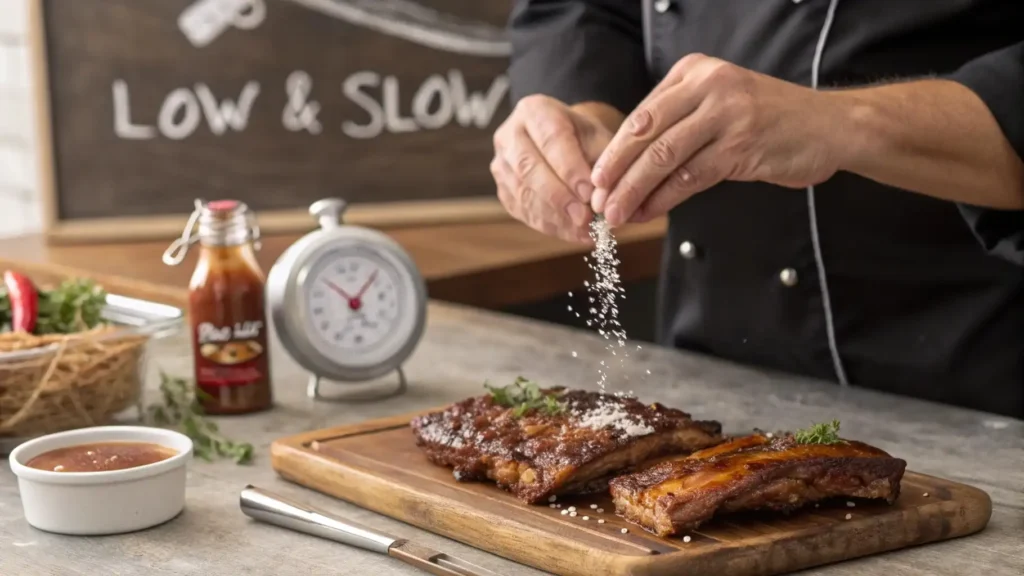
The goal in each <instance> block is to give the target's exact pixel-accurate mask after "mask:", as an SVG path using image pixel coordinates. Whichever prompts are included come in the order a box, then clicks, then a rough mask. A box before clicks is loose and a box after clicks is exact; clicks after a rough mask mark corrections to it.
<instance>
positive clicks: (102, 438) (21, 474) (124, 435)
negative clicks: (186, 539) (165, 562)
mask: <svg viewBox="0 0 1024 576" xmlns="http://www.w3.org/2000/svg"><path fill="white" fill-rule="evenodd" d="M95 442H149V443H153V444H159V445H161V446H165V447H167V448H170V449H172V450H174V451H175V452H177V453H176V454H175V455H174V456H171V457H170V458H168V459H166V460H161V461H160V462H154V463H153V464H146V465H145V466H137V467H135V468H126V469H124V470H112V471H108V472H52V471H49V470H39V469H36V468H29V467H28V466H26V464H27V463H28V462H29V461H30V460H31V459H32V458H35V457H36V456H39V455H40V454H43V453H45V452H49V451H50V450H55V449H57V448H66V447H68V446H76V445H79V444H91V443H95ZM191 460H192V440H191V439H190V438H189V437H188V436H185V435H184V434H179V433H178V432H173V431H170V430H163V429H160V428H148V427H144V426H98V427H94V428H82V429H79V430H69V431H67V432H58V433H56V434H50V435H47V436H42V437H40V438H36V439H34V440H29V441H28V442H25V443H24V444H21V445H20V446H18V447H17V448H15V449H14V451H13V452H11V456H10V462H11V470H12V471H13V472H14V474H15V476H17V477H18V489H19V490H20V492H21V504H22V507H23V508H24V510H25V519H26V520H28V523H29V524H31V525H32V526H34V527H36V528H38V529H40V530H45V531H47V532H56V533H59V534H74V535H90V536H92V535H100V534H119V533H124V532H132V531H135V530H142V529H145V528H149V527H151V526H156V525H157V524H162V523H164V522H166V521H168V520H170V519H172V518H174V517H175V516H177V515H178V514H180V513H181V511H182V509H183V508H184V507H185V474H186V471H187V464H188V463H189V462H190V461H191Z"/></svg>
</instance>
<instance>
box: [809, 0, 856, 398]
mask: <svg viewBox="0 0 1024 576" xmlns="http://www.w3.org/2000/svg"><path fill="white" fill-rule="evenodd" d="M838 6H839V0H829V4H828V13H827V14H826V15H825V24H824V25H822V27H821V34H820V35H819V36H818V45H817V47H815V49H814V61H813V62H812V64H811V88H814V89H815V90H817V89H818V76H819V74H820V72H821V57H822V55H823V54H824V53H825V44H826V43H827V42H828V33H829V32H830V31H831V30H832V22H833V21H834V20H835V18H836V8H837V7H838ZM807 211H808V213H809V218H810V224H811V241H812V242H813V244H814V263H815V265H816V266H817V268H818V283H819V284H820V286H821V305H822V307H823V308H824V309H825V333H826V334H827V336H828V349H829V351H830V352H831V353H832V365H833V367H834V368H835V371H836V378H838V379H839V384H840V385H841V386H848V385H849V381H848V380H847V379H846V370H845V369H844V368H843V361H842V359H841V358H840V357H839V346H838V345H837V344H836V327H835V322H834V320H833V317H832V298H831V297H830V296H829V293H828V277H827V275H826V274H825V259H824V257H822V255H821V236H820V235H819V234H818V211H817V207H816V206H815V202H814V186H808V187H807Z"/></svg>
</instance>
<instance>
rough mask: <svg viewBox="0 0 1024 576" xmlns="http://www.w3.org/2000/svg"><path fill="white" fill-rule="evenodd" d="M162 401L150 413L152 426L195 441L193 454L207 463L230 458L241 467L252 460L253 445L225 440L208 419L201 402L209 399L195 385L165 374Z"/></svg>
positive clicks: (162, 379)
mask: <svg viewBox="0 0 1024 576" xmlns="http://www.w3.org/2000/svg"><path fill="white" fill-rule="evenodd" d="M160 397H161V399H162V400H163V403H162V404H154V405H152V406H150V407H149V408H148V409H147V410H146V415H147V416H148V420H149V423H150V424H151V425H154V426H166V427H172V428H177V429H178V430H179V431H180V432H181V433H182V434H184V435H186V436H188V437H189V438H191V439H192V451H193V453H194V454H195V455H196V457H197V458H202V459H203V460H207V461H212V460H213V459H214V458H215V457H219V458H230V459H232V460H234V461H235V463H237V464H248V463H249V462H250V461H251V460H252V452H253V447H252V444H249V443H248V442H236V441H234V440H230V439H228V438H225V437H224V436H223V435H221V434H220V431H219V429H218V428H217V424H216V423H215V422H212V421H211V420H208V419H207V418H206V415H205V413H204V412H203V407H202V405H201V404H200V400H201V399H202V398H204V397H208V395H207V394H206V393H205V392H203V391H202V390H200V389H199V388H197V387H196V386H195V384H193V383H192V382H191V381H188V380H185V379H184V378H175V377H172V376H169V375H167V374H165V373H163V372H161V373H160Z"/></svg>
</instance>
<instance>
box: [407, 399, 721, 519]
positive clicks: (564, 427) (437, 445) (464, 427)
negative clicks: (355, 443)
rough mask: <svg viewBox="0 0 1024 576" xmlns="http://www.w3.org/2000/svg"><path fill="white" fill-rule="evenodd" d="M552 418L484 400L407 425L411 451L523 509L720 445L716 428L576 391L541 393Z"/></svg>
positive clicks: (455, 406)
mask: <svg viewBox="0 0 1024 576" xmlns="http://www.w3.org/2000/svg"><path fill="white" fill-rule="evenodd" d="M542 393H543V394H546V395H551V394H554V395H557V398H558V400H559V401H560V402H561V403H562V406H563V407H564V408H563V410H562V411H561V412H559V413H557V414H550V413H548V412H545V411H543V410H530V411H528V412H527V413H526V414H522V415H517V414H516V413H515V410H514V409H512V408H507V407H504V406H502V405H499V404H498V403H496V402H495V400H494V398H493V397H492V396H491V395H483V396H477V397H473V398H468V399H466V400H463V401H461V402H458V403H456V404H453V405H451V406H449V407H448V408H446V409H444V410H441V411H437V412H431V413H429V414H426V415H423V416H419V417H417V418H415V419H414V420H413V421H412V423H411V425H412V429H413V432H414V434H415V436H416V443H417V445H418V446H419V447H420V448H421V449H422V450H423V451H424V452H425V453H426V455H427V457H428V458H429V459H430V461H431V462H433V463H434V464H437V465H440V466H447V467H451V468H453V473H454V475H455V478H456V479H457V480H460V481H482V480H488V479H490V480H492V481H494V482H495V483H496V484H497V485H498V486H500V487H501V488H503V489H505V490H508V491H510V492H512V493H513V494H514V495H516V496H517V497H518V498H519V499H521V500H523V501H525V502H527V503H531V504H533V503H537V502H541V501H544V500H546V499H547V498H549V497H550V496H552V495H563V494H583V493H592V492H596V491H600V490H605V489H607V482H608V478H609V477H610V476H612V475H613V474H616V473H621V472H623V471H630V470H631V469H633V467H634V466H636V465H638V464H641V463H642V462H644V461H645V460H647V459H649V458H654V457H657V456H664V455H668V454H689V453H691V452H693V451H695V450H699V449H702V448H706V447H709V446H713V445H715V444H718V443H719V442H721V441H722V436H721V431H722V426H721V424H719V423H718V422H713V421H695V420H693V419H691V418H690V415H689V414H687V413H685V412H682V411H680V410H676V409H673V408H667V407H665V406H662V405H661V404H657V403H655V404H650V405H646V404H643V403H641V402H640V401H638V400H637V399H635V398H627V397H618V396H614V395H611V394H602V393H598V392H590V391H583V390H571V391H563V390H562V389H560V388H551V389H545V390H543V391H542Z"/></svg>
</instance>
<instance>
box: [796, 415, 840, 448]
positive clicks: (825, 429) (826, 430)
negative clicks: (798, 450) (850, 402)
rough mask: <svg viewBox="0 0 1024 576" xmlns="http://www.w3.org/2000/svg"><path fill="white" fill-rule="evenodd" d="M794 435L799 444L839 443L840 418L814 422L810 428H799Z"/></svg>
mask: <svg viewBox="0 0 1024 576" xmlns="http://www.w3.org/2000/svg"><path fill="white" fill-rule="evenodd" d="M793 437H794V438H795V439H796V441H797V443H799V444H839V443H840V442H842V440H841V439H840V438H839V420H833V421H831V422H823V423H821V424H813V425H811V427H810V428H804V429H803V430H797V431H796V433H795V434H793Z"/></svg>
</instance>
